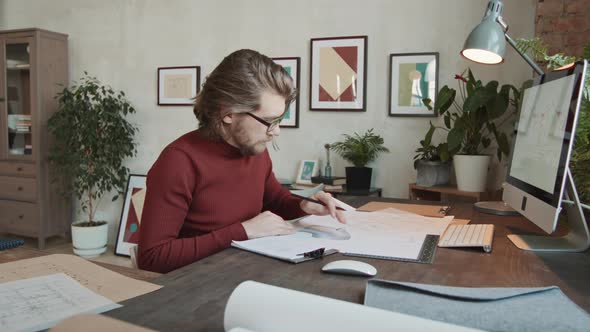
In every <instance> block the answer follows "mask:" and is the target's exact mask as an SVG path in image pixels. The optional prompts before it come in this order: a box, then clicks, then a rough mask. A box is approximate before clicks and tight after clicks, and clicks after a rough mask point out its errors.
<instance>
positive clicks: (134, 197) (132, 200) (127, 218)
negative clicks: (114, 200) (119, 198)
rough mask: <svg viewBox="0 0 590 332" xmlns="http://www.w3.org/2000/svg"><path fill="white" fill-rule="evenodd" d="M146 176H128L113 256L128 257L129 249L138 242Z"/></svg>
mask: <svg viewBox="0 0 590 332" xmlns="http://www.w3.org/2000/svg"><path fill="white" fill-rule="evenodd" d="M145 182H146V176H145V175H139V174H130V175H129V179H128V180H127V190H126V191H125V202H124V203H123V209H122V211H121V219H120V222H119V232H118V234H117V242H116V243H115V255H119V256H130V253H129V249H130V248H131V247H133V246H135V245H137V243H138V240H139V232H138V231H139V224H140V223H141V215H142V212H143V203H144V200H145V193H146V186H145Z"/></svg>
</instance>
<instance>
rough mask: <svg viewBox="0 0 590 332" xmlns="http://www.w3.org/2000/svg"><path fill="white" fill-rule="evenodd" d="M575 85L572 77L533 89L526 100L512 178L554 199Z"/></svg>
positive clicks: (528, 90) (520, 123) (524, 95)
mask: <svg viewBox="0 0 590 332" xmlns="http://www.w3.org/2000/svg"><path fill="white" fill-rule="evenodd" d="M574 83H575V76H571V75H568V76H565V77H562V78H559V79H556V80H553V81H550V82H547V83H546V84H540V85H535V86H532V87H531V88H529V89H526V90H525V91H524V94H523V97H522V98H523V101H522V107H521V115H520V121H519V122H518V129H517V130H518V131H517V136H516V138H515V139H516V142H515V145H514V154H513V157H512V163H511V165H510V176H512V177H514V178H516V179H519V180H521V181H523V182H526V183H529V184H531V185H532V186H534V187H537V188H539V189H541V190H543V191H545V192H546V193H548V194H550V195H553V192H554V191H555V189H556V188H555V183H556V179H557V173H558V168H559V161H560V159H561V155H562V149H563V148H567V146H565V147H564V144H563V140H564V136H565V135H566V123H567V119H568V114H569V106H570V101H571V98H572V91H573V89H574ZM570 132H571V128H570ZM568 134H569V133H568ZM568 140H569V137H568Z"/></svg>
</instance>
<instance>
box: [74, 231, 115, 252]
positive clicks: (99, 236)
mask: <svg viewBox="0 0 590 332" xmlns="http://www.w3.org/2000/svg"><path fill="white" fill-rule="evenodd" d="M76 224H77V223H75V224H73V225H72V245H73V247H74V248H73V249H74V253H75V254H76V255H78V256H82V257H95V256H98V255H100V254H102V253H103V252H105V251H106V250H107V235H108V230H109V225H108V223H107V224H104V225H100V226H94V227H79V226H76Z"/></svg>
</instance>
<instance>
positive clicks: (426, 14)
mask: <svg viewBox="0 0 590 332" xmlns="http://www.w3.org/2000/svg"><path fill="white" fill-rule="evenodd" d="M486 4H487V0H445V1H439V0H412V1H407V0H389V1H387V0H374V1H373V0H364V1H359V0H338V1H336V0H297V1H293V0H275V1H272V0H258V1H255V0H250V1H246V0H216V1H205V0H199V1H196V0H174V1H156V0H126V1H121V0H101V1H95V0H43V1H41V0H0V29H3V30H4V29H17V28H29V27H39V28H43V29H48V30H53V31H57V32H62V33H66V34H68V35H69V43H70V44H69V45H70V46H69V56H70V79H72V80H75V79H78V78H79V77H80V76H81V75H82V72H83V71H88V72H89V73H91V74H92V75H95V76H97V77H98V78H99V79H100V80H101V81H102V82H104V83H108V84H110V85H111V86H113V87H114V88H115V89H119V90H124V91H125V92H126V94H127V96H128V98H129V100H130V101H131V103H132V104H133V105H134V107H135V108H136V109H137V111H138V112H137V114H136V115H135V116H133V118H131V121H132V122H134V123H135V124H137V125H138V126H139V128H140V132H139V135H138V136H137V140H138V142H139V146H138V155H137V157H136V158H134V159H133V160H128V161H127V162H126V165H127V166H128V167H129V168H130V169H131V172H132V173H140V174H145V173H146V172H147V171H148V170H149V168H150V166H151V165H152V163H153V162H154V160H155V159H156V158H157V156H158V155H159V153H160V151H161V150H162V148H163V147H164V146H166V145H167V144H168V143H169V142H171V141H172V140H173V139H175V138H176V137H178V136H180V135H181V134H183V133H185V132H188V131H190V130H193V129H194V128H195V127H196V120H195V119H194V116H193V114H192V109H191V108H190V107H158V106H157V105H156V100H157V99H156V69H157V67H165V66H181V65H199V66H201V71H202V72H201V76H202V78H203V77H205V76H206V75H207V74H208V73H210V72H211V71H212V70H213V68H214V67H215V66H216V65H217V64H218V63H219V62H220V61H221V59H222V58H223V57H224V56H225V55H227V54H229V53H230V52H232V51H234V50H237V49H240V48H252V49H255V50H258V51H260V52H262V53H264V54H266V55H268V56H271V57H279V56H283V57H286V56H299V57H301V61H302V62H301V99H300V105H301V106H300V107H301V108H300V112H301V113H300V128H298V129H282V130H281V137H280V140H279V143H280V151H278V152H274V151H273V152H271V154H272V158H273V162H274V167H275V173H276V174H277V176H278V177H283V178H294V177H295V173H296V170H297V166H298V162H299V160H301V159H315V158H317V159H323V158H324V148H323V145H324V144H325V143H329V142H334V141H336V140H339V139H341V137H342V136H341V134H343V133H349V134H351V133H353V132H354V131H365V130H366V129H369V128H375V131H376V132H377V133H379V134H381V135H382V136H383V137H384V139H385V144H386V146H387V147H388V148H389V149H390V150H391V153H389V154H384V155H382V156H381V157H380V159H379V160H378V161H377V162H375V163H374V164H373V165H370V166H373V167H374V173H375V174H374V176H373V181H374V185H375V186H379V187H383V193H384V195H385V196H391V197H407V194H408V189H407V188H408V183H409V182H411V181H414V180H415V177H416V174H415V171H414V169H413V167H412V158H413V156H414V150H415V149H416V147H417V146H418V141H419V140H420V139H421V138H422V137H423V135H424V134H425V132H426V130H427V128H428V122H429V121H431V120H433V118H396V117H388V116H387V113H388V110H387V107H388V93H387V86H388V82H387V81H388V58H389V54H390V53H411V52H440V73H439V78H440V85H441V86H442V85H444V84H451V85H452V86H455V82H454V80H453V76H454V74H455V73H460V72H462V71H463V70H464V69H465V68H466V67H467V66H471V68H472V69H473V71H474V72H475V74H476V75H477V76H478V77H479V78H481V79H483V80H484V81H487V80H490V79H496V80H499V81H500V83H513V84H516V85H520V83H521V82H522V81H523V80H525V79H527V78H530V77H531V70H530V69H529V67H528V66H527V65H526V64H525V63H524V62H523V61H522V59H520V58H519V57H518V55H516V53H514V52H513V51H512V50H509V51H508V54H507V56H506V58H507V59H506V62H505V63H504V64H502V65H498V66H482V65H476V64H472V63H468V62H467V61H465V60H464V59H463V58H462V57H461V56H460V55H459V50H460V49H461V47H462V45H463V42H464V40H465V37H466V36H467V35H468V33H469V32H470V31H471V29H472V28H473V27H474V26H475V25H476V24H477V23H479V22H480V20H481V17H482V15H483V13H484V9H485V6H486ZM534 8H535V1H534V0H518V1H516V0H506V1H505V10H504V17H505V19H506V21H507V22H509V23H510V24H511V27H510V32H511V35H512V36H513V37H531V36H533V34H534ZM350 35H368V68H367V73H368V78H367V105H366V110H367V111H366V112H362V113H356V112H334V113H331V112H312V111H309V109H308V107H309V106H308V105H309V99H308V98H309V39H310V38H316V37H330V36H350ZM333 163H334V166H333V168H334V171H333V174H336V175H343V174H344V167H345V166H348V165H347V164H346V163H345V162H344V161H343V160H341V159H339V158H338V157H336V158H334V162H333ZM121 206H122V201H121V200H119V201H117V202H115V203H111V202H110V199H107V198H105V199H104V200H103V202H102V205H101V207H100V209H99V211H98V214H97V216H98V217H100V218H105V219H107V220H110V221H111V223H112V226H113V227H111V230H110V240H111V243H112V241H113V239H114V237H115V234H116V229H117V225H118V222H119V215H120V211H121Z"/></svg>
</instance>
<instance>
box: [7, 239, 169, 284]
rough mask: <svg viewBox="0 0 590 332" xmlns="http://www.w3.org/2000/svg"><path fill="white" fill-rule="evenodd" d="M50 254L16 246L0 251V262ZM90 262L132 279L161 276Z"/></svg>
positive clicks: (148, 278)
mask: <svg viewBox="0 0 590 332" xmlns="http://www.w3.org/2000/svg"><path fill="white" fill-rule="evenodd" d="M50 254H51V253H48V252H45V251H41V250H36V249H30V248H23V247H18V248H13V249H7V250H3V251H0V263H8V262H13V261H18V260H21V259H27V258H35V257H40V256H46V255H50ZM92 263H94V264H97V265H100V266H102V267H104V268H106V269H109V270H111V271H114V272H117V273H120V274H122V275H124V276H127V277H130V278H133V279H138V280H143V281H150V282H151V281H152V280H153V279H155V278H156V277H159V276H161V274H160V273H155V272H150V271H143V270H138V269H132V268H129V267H124V266H119V265H114V264H108V263H101V262H92Z"/></svg>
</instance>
